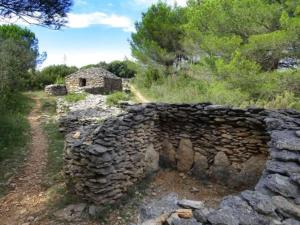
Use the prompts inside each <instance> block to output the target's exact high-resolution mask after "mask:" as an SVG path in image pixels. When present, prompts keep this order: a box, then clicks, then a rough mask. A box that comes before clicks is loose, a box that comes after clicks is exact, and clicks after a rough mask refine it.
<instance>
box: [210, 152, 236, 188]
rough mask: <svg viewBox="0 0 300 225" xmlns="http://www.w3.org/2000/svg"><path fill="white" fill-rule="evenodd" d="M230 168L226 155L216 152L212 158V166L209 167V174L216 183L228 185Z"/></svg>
mask: <svg viewBox="0 0 300 225" xmlns="http://www.w3.org/2000/svg"><path fill="white" fill-rule="evenodd" d="M231 172H232V167H231V165H230V161H229V159H228V157H227V155H226V154H225V153H224V152H218V154H217V155H216V156H215V158H214V164H213V165H212V166H211V167H210V173H211V176H212V177H213V179H215V180H216V181H217V182H220V183H223V184H228V183H230V177H231V176H230V175H231Z"/></svg>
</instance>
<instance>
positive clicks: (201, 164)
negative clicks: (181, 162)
mask: <svg viewBox="0 0 300 225" xmlns="http://www.w3.org/2000/svg"><path fill="white" fill-rule="evenodd" d="M207 169H208V162H207V158H206V156H204V155H202V154H200V153H198V152H196V153H195V157H194V166H193V169H192V173H193V175H194V176H195V177H197V178H199V179H201V180H202V179H205V178H207V176H208V175H207Z"/></svg>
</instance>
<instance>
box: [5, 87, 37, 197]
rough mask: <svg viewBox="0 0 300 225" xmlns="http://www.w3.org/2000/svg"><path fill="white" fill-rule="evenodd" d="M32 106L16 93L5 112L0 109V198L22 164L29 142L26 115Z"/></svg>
mask: <svg viewBox="0 0 300 225" xmlns="http://www.w3.org/2000/svg"><path fill="white" fill-rule="evenodd" d="M32 106H33V101H32V99H30V98H29V97H28V96H27V95H24V94H20V93H16V94H15V95H14V96H13V97H12V100H11V101H10V102H9V104H8V105H7V108H6V110H5V111H2V110H1V109H0V113H1V117H0V196H2V195H4V194H5V193H6V191H7V185H8V181H9V180H10V178H11V177H12V176H13V175H15V174H16V173H17V170H18V168H19V167H20V166H21V165H22V163H23V162H24V158H25V156H26V152H27V149H28V143H29V141H30V132H29V130H30V125H29V122H28V120H27V115H28V114H29V112H30V110H31V108H32Z"/></svg>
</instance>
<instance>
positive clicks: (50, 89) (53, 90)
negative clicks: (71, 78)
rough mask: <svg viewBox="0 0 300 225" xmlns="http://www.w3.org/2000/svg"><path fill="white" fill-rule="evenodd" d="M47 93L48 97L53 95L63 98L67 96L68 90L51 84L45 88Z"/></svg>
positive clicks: (62, 86)
mask: <svg viewBox="0 0 300 225" xmlns="http://www.w3.org/2000/svg"><path fill="white" fill-rule="evenodd" d="M45 92H46V93H47V94H48V95H53V96H62V95H66V94H67V89H66V86H65V85H61V84H51V85H47V86H46V87H45Z"/></svg>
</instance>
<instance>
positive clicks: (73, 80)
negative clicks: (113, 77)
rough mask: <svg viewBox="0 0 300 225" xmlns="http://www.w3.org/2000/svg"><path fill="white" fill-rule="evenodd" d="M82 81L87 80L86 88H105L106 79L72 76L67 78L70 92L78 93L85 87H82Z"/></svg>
mask: <svg viewBox="0 0 300 225" xmlns="http://www.w3.org/2000/svg"><path fill="white" fill-rule="evenodd" d="M80 79H86V86H85V87H103V86H104V78H103V77H101V76H95V77H89V78H85V77H84V76H83V77H82V78H80V77H77V76H71V77H68V78H66V86H67V89H68V91H69V92H76V91H79V90H80V89H82V88H84V87H80V85H79V83H80Z"/></svg>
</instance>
